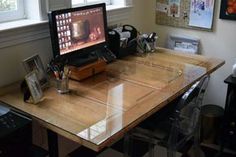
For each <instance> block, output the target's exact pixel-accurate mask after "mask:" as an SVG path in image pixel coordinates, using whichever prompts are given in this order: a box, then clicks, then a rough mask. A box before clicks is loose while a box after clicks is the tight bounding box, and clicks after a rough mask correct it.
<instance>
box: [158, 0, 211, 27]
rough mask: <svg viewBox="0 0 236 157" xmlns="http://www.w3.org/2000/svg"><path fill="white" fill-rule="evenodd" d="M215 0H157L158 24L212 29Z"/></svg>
mask: <svg viewBox="0 0 236 157" xmlns="http://www.w3.org/2000/svg"><path fill="white" fill-rule="evenodd" d="M214 5H215V0H156V24H159V25H168V26H174V27H182V28H189V29H199V30H206V31H212V27H213V26H212V24H213V15H214Z"/></svg>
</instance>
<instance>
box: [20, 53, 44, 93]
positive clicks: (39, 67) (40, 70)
mask: <svg viewBox="0 0 236 157" xmlns="http://www.w3.org/2000/svg"><path fill="white" fill-rule="evenodd" d="M23 65H24V68H25V70H26V72H27V73H30V72H32V71H35V72H36V75H37V77H38V81H39V83H40V86H41V87H42V88H44V87H46V86H47V85H48V77H47V74H46V72H45V70H44V67H43V64H42V61H41V59H40V57H39V55H38V54H36V55H33V56H31V57H29V58H27V59H25V60H23Z"/></svg>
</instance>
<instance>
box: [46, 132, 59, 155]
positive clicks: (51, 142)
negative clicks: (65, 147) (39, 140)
mask: <svg viewBox="0 0 236 157" xmlns="http://www.w3.org/2000/svg"><path fill="white" fill-rule="evenodd" d="M47 132H48V151H49V157H58V156H59V155H58V139H57V138H58V137H57V133H55V132H53V131H51V130H49V129H48V130H47Z"/></svg>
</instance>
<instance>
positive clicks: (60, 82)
mask: <svg viewBox="0 0 236 157" xmlns="http://www.w3.org/2000/svg"><path fill="white" fill-rule="evenodd" d="M56 88H57V91H58V93H60V94H66V93H68V92H69V91H70V90H69V77H66V78H62V79H57V80H56Z"/></svg>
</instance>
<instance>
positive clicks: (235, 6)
mask: <svg viewBox="0 0 236 157" xmlns="http://www.w3.org/2000/svg"><path fill="white" fill-rule="evenodd" d="M220 19H227V20H236V1H235V0H221V6H220Z"/></svg>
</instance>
